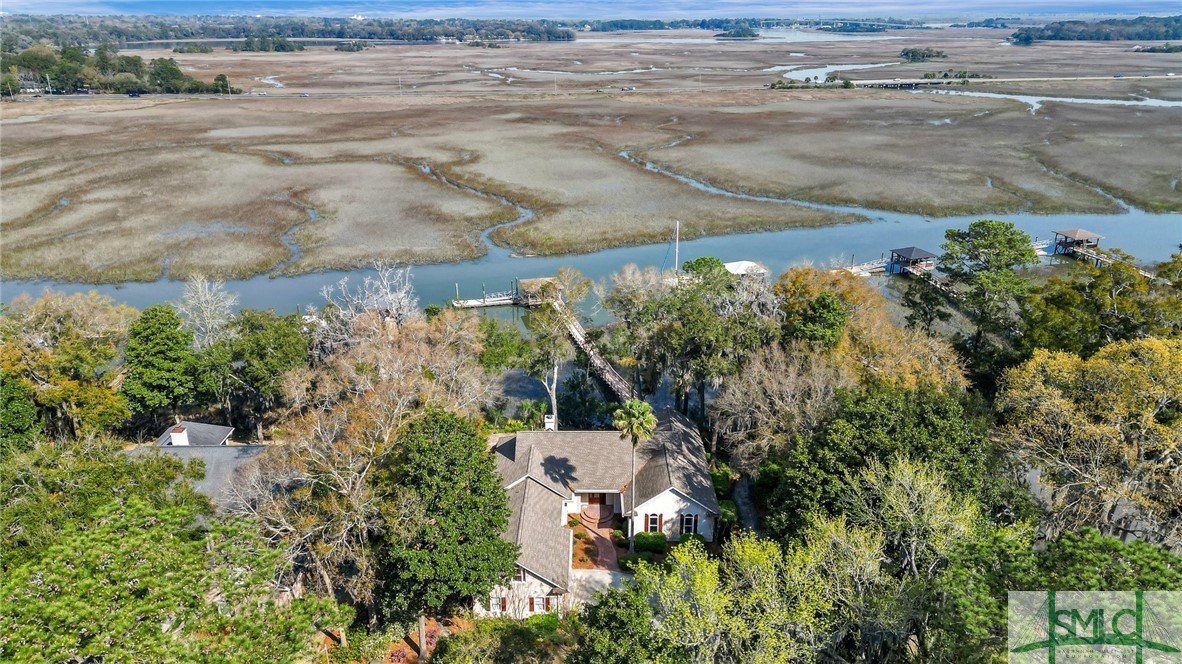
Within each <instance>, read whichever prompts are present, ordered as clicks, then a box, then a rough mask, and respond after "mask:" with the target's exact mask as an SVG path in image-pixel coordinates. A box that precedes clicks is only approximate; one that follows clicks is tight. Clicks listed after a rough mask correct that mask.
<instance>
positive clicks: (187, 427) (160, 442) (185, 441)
mask: <svg viewBox="0 0 1182 664" xmlns="http://www.w3.org/2000/svg"><path fill="white" fill-rule="evenodd" d="M233 432H234V429H233V428H232V427H223V426H217V425H215V424H202V423H200V422H181V423H180V424H177V425H176V426H171V427H169V428H168V429H166V430H165V431H164V433H162V434H160V437H159V438H157V439H156V443H155V445H153V446H151V447H137V448H135V449H133V450H131V451H130V452H128V453H129V454H132V455H136V456H140V455H144V454H171V455H173V456H175V457H178V458H179V459H181V460H182V461H188V460H190V459H201V461H202V463H204V465H205V477H204V478H202V479H200V480H198V481H196V482H194V483H193V488H195V489H197V491H198V492H200V493H202V494H204V495H206V496H208V497H209V499H210V500H212V501H213V502H214V504H215V505H218V506H219V507H221V506H224V505H225V503H226V501H227V499H228V498H229V494H228V491H229V489H230V487H231V485H232V484H233V481H234V478H235V475H236V474H237V473H238V471H239V469H241V468H242V467H243V466H245V465H246V464H248V463H250V462H251V461H252V460H254V458H255V457H257V456H258V454H259V453H261V452H262V451H263V450H264V449H266V447H265V446H264V445H230V444H229V439H230V434H231V433H233Z"/></svg>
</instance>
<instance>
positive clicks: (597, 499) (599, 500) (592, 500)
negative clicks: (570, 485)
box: [587, 493, 603, 505]
mask: <svg viewBox="0 0 1182 664" xmlns="http://www.w3.org/2000/svg"><path fill="white" fill-rule="evenodd" d="M587 504H588V505H602V504H603V494H602V493H593V494H591V495H590V496H589V497H588V498H587Z"/></svg>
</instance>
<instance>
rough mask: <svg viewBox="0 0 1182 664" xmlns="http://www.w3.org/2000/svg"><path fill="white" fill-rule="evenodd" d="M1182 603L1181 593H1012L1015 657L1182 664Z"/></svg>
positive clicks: (1023, 659)
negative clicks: (1149, 656)
mask: <svg viewBox="0 0 1182 664" xmlns="http://www.w3.org/2000/svg"><path fill="white" fill-rule="evenodd" d="M1147 598H1148V599H1147ZM1180 607H1182V593H1176V592H1153V593H1146V592H1143V591H1140V590H1138V591H1135V592H1074V591H1059V592H1057V591H1053V590H1052V591H1046V592H1016V593H1010V606H1009V608H1010V653H1011V655H1010V661H1011V662H1031V663H1033V662H1042V661H1046V662H1047V664H1056V663H1057V662H1058V663H1059V664H1064V663H1065V662H1076V661H1096V662H1099V661H1104V662H1117V661H1122V662H1123V661H1134V662H1136V664H1143V662H1145V661H1147V660H1146V659H1145V657H1146V653H1147V651H1148V652H1149V653H1150V654H1151V655H1153V658H1151V660H1149V661H1153V662H1162V661H1166V662H1182V649H1180V648H1179V647H1178V645H1182V638H1180V637H1182V631H1180V629H1182V625H1180V621H1182V611H1179V608H1180ZM1064 649H1072V650H1064ZM1163 657H1164V658H1163Z"/></svg>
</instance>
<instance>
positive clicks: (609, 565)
mask: <svg viewBox="0 0 1182 664" xmlns="http://www.w3.org/2000/svg"><path fill="white" fill-rule="evenodd" d="M582 521H583V527H585V528H586V529H587V534H588V536H589V537H590V538H591V541H592V542H595V548H596V549H597V550H598V551H599V555H598V556H596V557H595V568H596V569H605V570H610V571H613V572H618V571H619V570H620V564H619V562H618V561H617V560H616V545H615V544H613V543H612V524H611V522H610V521H609V522H608V523H607V525H604V526H600V525H597V524H592V523H590V519H585V518H584V519H582Z"/></svg>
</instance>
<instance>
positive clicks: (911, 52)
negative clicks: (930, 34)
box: [899, 48, 948, 62]
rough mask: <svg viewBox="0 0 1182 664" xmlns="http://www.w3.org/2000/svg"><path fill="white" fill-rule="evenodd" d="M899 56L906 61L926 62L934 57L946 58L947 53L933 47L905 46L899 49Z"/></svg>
mask: <svg viewBox="0 0 1182 664" xmlns="http://www.w3.org/2000/svg"><path fill="white" fill-rule="evenodd" d="M899 57H900V58H903V59H904V60H906V61H907V62H926V61H928V60H932V59H935V58H946V57H948V54H947V53H945V52H944V51H938V50H936V49H934V48H905V49H903V50H902V51H899Z"/></svg>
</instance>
